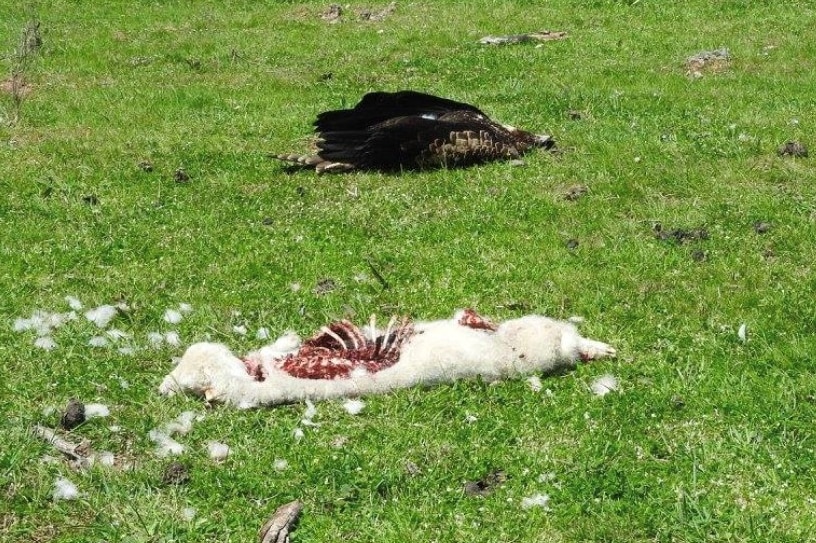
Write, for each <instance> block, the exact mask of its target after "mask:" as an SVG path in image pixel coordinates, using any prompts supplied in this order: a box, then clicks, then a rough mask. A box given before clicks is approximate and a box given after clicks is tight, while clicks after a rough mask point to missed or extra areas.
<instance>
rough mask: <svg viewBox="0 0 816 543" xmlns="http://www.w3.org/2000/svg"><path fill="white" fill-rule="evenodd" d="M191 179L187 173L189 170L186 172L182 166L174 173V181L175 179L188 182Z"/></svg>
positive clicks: (177, 181) (178, 181) (179, 181)
mask: <svg viewBox="0 0 816 543" xmlns="http://www.w3.org/2000/svg"><path fill="white" fill-rule="evenodd" d="M189 180H190V176H189V175H187V172H185V171H184V170H183V169H182V168H179V169H178V170H176V172H175V173H174V174H173V181H175V182H176V183H186V182H188V181H189Z"/></svg>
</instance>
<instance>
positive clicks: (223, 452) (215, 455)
mask: <svg viewBox="0 0 816 543" xmlns="http://www.w3.org/2000/svg"><path fill="white" fill-rule="evenodd" d="M207 452H209V454H210V458H212V459H213V460H215V461H216V462H223V461H224V460H225V459H226V458H227V456H228V455H229V453H230V448H229V445H227V444H226V443H219V442H218V441H210V442H209V443H207Z"/></svg>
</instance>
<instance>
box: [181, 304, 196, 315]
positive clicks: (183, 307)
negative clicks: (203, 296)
mask: <svg viewBox="0 0 816 543" xmlns="http://www.w3.org/2000/svg"><path fill="white" fill-rule="evenodd" d="M178 310H179V311H181V312H182V313H185V314H186V313H192V312H193V306H191V305H190V304H187V303H183V302H182V303H180V304H179V306H178Z"/></svg>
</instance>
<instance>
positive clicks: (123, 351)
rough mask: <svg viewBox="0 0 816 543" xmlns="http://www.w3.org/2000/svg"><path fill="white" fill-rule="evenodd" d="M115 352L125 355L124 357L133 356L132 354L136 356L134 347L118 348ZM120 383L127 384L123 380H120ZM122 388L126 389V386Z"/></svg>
mask: <svg viewBox="0 0 816 543" xmlns="http://www.w3.org/2000/svg"><path fill="white" fill-rule="evenodd" d="M116 350H117V351H119V354H123V355H125V356H133V355H134V354H136V349H135V348H134V347H130V346H125V347H119V348H118V349H116ZM121 382H125V383H127V381H124V379H122V380H121V381H120V383H121ZM122 388H127V387H126V386H123V387H122Z"/></svg>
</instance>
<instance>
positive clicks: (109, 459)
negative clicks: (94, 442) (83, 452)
mask: <svg viewBox="0 0 816 543" xmlns="http://www.w3.org/2000/svg"><path fill="white" fill-rule="evenodd" d="M96 460H97V461H98V462H99V463H100V464H102V465H103V466H106V467H109V468H110V467H113V465H114V464H115V463H116V456H114V454H113V453H112V452H110V451H102V452H99V453H96Z"/></svg>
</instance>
